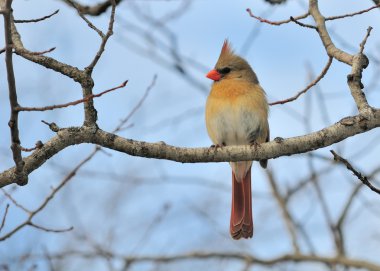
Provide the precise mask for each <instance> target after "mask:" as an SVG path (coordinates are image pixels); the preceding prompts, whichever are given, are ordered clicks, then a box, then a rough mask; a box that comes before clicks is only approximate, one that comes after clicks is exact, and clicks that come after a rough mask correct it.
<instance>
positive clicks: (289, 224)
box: [265, 170, 300, 254]
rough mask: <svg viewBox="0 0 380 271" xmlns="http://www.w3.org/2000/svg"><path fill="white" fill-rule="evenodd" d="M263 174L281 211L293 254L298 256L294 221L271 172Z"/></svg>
mask: <svg viewBox="0 0 380 271" xmlns="http://www.w3.org/2000/svg"><path fill="white" fill-rule="evenodd" d="M265 172H266V173H267V179H268V181H269V184H270V186H271V188H272V193H273V196H274V198H275V199H276V201H277V203H278V206H279V208H280V210H281V214H282V217H283V219H284V222H285V226H286V228H287V230H288V233H289V235H290V239H291V242H292V245H293V250H294V253H295V254H299V253H300V248H299V245H298V238H297V231H296V226H295V225H296V223H295V222H294V219H293V217H292V215H291V213H290V212H289V209H288V206H287V204H286V201H285V198H284V197H283V196H282V195H281V193H280V191H279V189H278V187H277V183H276V180H275V177H274V175H273V172H272V171H271V170H266V171H265Z"/></svg>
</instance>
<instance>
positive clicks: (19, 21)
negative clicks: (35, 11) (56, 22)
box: [13, 9, 59, 24]
mask: <svg viewBox="0 0 380 271" xmlns="http://www.w3.org/2000/svg"><path fill="white" fill-rule="evenodd" d="M58 12H59V9H57V10H56V11H54V12H53V13H52V14H50V15H47V16H44V17H41V18H38V19H31V20H13V21H14V22H15V23H18V24H20V23H37V22H41V21H43V20H46V19H49V18H50V17H52V16H54V15H55V14H57V13H58Z"/></svg>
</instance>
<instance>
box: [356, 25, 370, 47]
mask: <svg viewBox="0 0 380 271" xmlns="http://www.w3.org/2000/svg"><path fill="white" fill-rule="evenodd" d="M371 31H372V26H368V28H367V34H366V35H365V37H364V39H363V41H362V42H361V43H360V45H359V46H360V51H359V53H360V54H362V53H363V52H364V46H365V44H366V43H367V39H368V37H369V35H371Z"/></svg>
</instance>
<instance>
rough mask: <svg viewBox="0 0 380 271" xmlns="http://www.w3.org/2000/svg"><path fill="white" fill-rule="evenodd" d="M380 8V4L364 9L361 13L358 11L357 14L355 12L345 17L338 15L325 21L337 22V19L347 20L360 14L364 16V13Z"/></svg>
mask: <svg viewBox="0 0 380 271" xmlns="http://www.w3.org/2000/svg"><path fill="white" fill-rule="evenodd" d="M379 7H380V4H378V5H376V6H373V7H370V8H368V9H364V10H361V11H357V12H354V13H349V14H344V15H338V16H330V17H326V18H325V20H326V21H332V20H337V19H342V18H346V17H353V16H355V15H359V14H363V13H366V12H368V11H371V10H373V9H375V8H379Z"/></svg>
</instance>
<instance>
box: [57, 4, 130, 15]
mask: <svg viewBox="0 0 380 271" xmlns="http://www.w3.org/2000/svg"><path fill="white" fill-rule="evenodd" d="M62 1H63V2H65V3H66V4H69V5H70V6H71V2H74V3H75V4H76V6H77V7H78V10H79V11H80V13H82V14H87V15H91V16H98V15H101V14H102V13H104V12H106V11H107V9H108V8H109V7H110V6H112V0H105V1H103V2H102V3H99V4H95V5H93V6H89V5H82V4H79V3H78V2H77V1H73V0H71V1H68V0H62ZM122 1H123V0H115V3H116V5H118V4H120V3H121V2H122Z"/></svg>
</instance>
